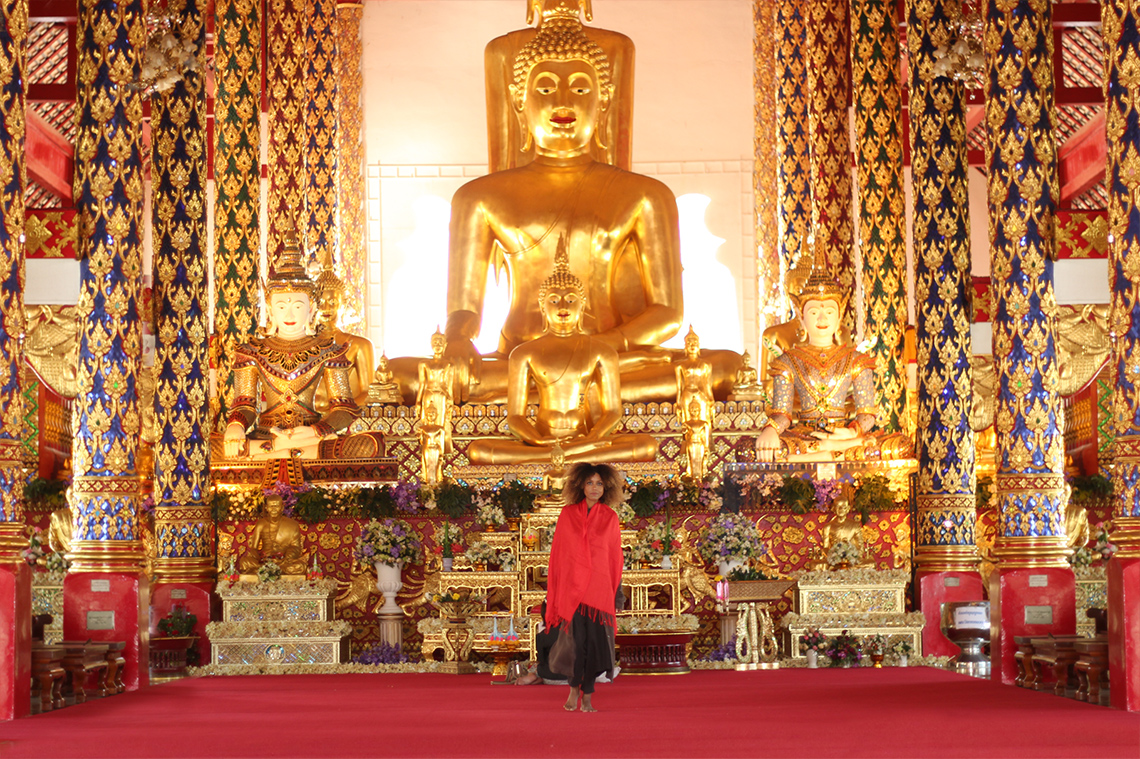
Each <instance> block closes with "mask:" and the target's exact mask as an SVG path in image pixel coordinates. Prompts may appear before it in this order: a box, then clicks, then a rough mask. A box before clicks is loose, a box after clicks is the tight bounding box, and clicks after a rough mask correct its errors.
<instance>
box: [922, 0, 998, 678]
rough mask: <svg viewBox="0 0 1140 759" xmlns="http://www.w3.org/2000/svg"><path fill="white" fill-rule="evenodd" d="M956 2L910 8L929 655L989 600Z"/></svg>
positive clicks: (947, 647) (942, 650) (925, 1)
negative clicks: (952, 72) (960, 616)
mask: <svg viewBox="0 0 1140 759" xmlns="http://www.w3.org/2000/svg"><path fill="white" fill-rule="evenodd" d="M956 11H957V2H956V0H910V2H908V3H907V45H908V48H909V56H908V57H909V61H910V141H911V143H910V144H911V150H910V155H911V177H912V181H913V187H914V190H913V192H912V200H913V203H914V292H915V301H916V308H915V314H916V317H917V319H916V322H917V323H916V325H915V331H916V333H917V342H918V362H917V363H918V425H917V437H918V439H917V440H916V441H915V442H916V449H917V453H918V494H917V500H918V530H917V534H916V535H915V544H916V549H915V555H916V563H917V564H918V577H917V582H918V585H919V595H920V599H921V602H920V607H921V609H922V612H923V614H924V615H925V616H926V627H925V628H924V630H923V634H922V644H923V645H922V649H923V652H924V654H926V655H928V656H953V655H956V654H957V653H958V647H957V646H955V645H954V644H953V643H951V642H950V641H949V640H947V639H946V637H945V636H944V635H942V633H941V631H940V630H939V624H940V619H939V618H940V610H941V605H942V603H944V602H947V601H976V600H981V599H982V598H984V592H983V588H982V578H981V575H980V574H979V573H978V556H977V549H976V547H975V544H974V529H975V522H976V521H977V510H976V506H975V495H974V490H975V487H976V479H975V477H976V475H975V468H974V460H975V459H974V431H973V430H972V429H970V417H969V413H970V399H971V397H972V395H973V376H972V371H971V368H970V356H971V355H972V352H973V347H972V345H971V341H970V322H971V313H970V297H971V292H972V284H971V275H970V218H969V205H968V203H967V196H968V187H967V181H968V180H967V170H968V167H969V160H968V158H967V152H966V93H965V88H964V87H963V86H962V83H961V82H958V81H956V80H954V79H953V78H951V77H945V76H936V75H935V74H934V62H935V58H934V51H935V49H937V48H938V47H939V45H941V44H943V43H944V42H945V40H947V39H949V38H950V35H951V34H952V30H953V29H954V21H953V19H954V14H955V13H956Z"/></svg>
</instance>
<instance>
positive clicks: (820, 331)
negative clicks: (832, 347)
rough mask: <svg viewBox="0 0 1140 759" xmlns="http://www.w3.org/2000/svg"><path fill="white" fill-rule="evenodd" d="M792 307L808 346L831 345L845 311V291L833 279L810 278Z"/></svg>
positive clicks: (794, 299) (814, 275)
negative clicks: (794, 309)
mask: <svg viewBox="0 0 1140 759" xmlns="http://www.w3.org/2000/svg"><path fill="white" fill-rule="evenodd" d="M792 303H793V304H794V305H795V307H796V313H797V314H798V315H799V317H800V322H801V323H802V324H803V328H804V332H805V333H806V336H807V341H808V343H810V344H811V345H816V346H823V345H829V344H834V343H835V342H836V336H837V335H838V334H839V328H840V326H841V323H842V320H843V312H844V310H845V309H846V307H847V291H846V290H844V289H843V288H842V287H840V286H839V283H838V282H836V281H835V280H833V279H829V278H827V277H823V276H820V275H816V274H813V275H812V276H811V277H809V278H808V280H807V282H805V283H804V287H803V289H802V290H801V291H800V293H799V294H797V295H793V296H792Z"/></svg>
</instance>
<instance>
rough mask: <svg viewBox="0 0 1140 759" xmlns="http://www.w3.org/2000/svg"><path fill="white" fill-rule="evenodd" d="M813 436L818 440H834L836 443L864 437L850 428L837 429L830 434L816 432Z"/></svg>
mask: <svg viewBox="0 0 1140 759" xmlns="http://www.w3.org/2000/svg"><path fill="white" fill-rule="evenodd" d="M811 436H812V437H814V438H815V439H816V440H833V441H835V442H841V441H844V440H854V439H855V438H858V437H862V435H860V434H859V431H858V430H854V429H852V428H850V427H837V428H836V429H833V430H831V431H830V432H824V431H823V430H816V431H815V432H813V433H811Z"/></svg>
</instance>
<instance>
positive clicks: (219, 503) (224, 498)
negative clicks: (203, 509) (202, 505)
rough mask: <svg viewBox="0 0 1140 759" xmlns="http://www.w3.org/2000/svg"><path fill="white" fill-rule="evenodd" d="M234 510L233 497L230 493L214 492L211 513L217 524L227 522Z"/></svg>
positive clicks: (211, 499)
mask: <svg viewBox="0 0 1140 759" xmlns="http://www.w3.org/2000/svg"><path fill="white" fill-rule="evenodd" d="M232 508H233V496H232V495H230V493H229V492H228V491H224V490H214V491H213V493H211V495H210V513H211V514H212V515H213V517H214V521H215V522H226V521H228V520H229V518H230V510H231V509H232Z"/></svg>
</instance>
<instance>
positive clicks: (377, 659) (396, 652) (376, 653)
mask: <svg viewBox="0 0 1140 759" xmlns="http://www.w3.org/2000/svg"><path fill="white" fill-rule="evenodd" d="M409 661H411V659H409V658H408V656H407V654H405V653H404V652H403V651H401V650H400V648H399V647H398V646H393V645H392V644H391V643H377V644H376V645H374V646H370V647H368V648H366V649H364V650H363V651H361V652H360V653H358V654H357V655H356V656H354V657H352V662H353V663H354V664H366V665H372V666H375V665H377V664H405V663H407V662H409Z"/></svg>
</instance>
